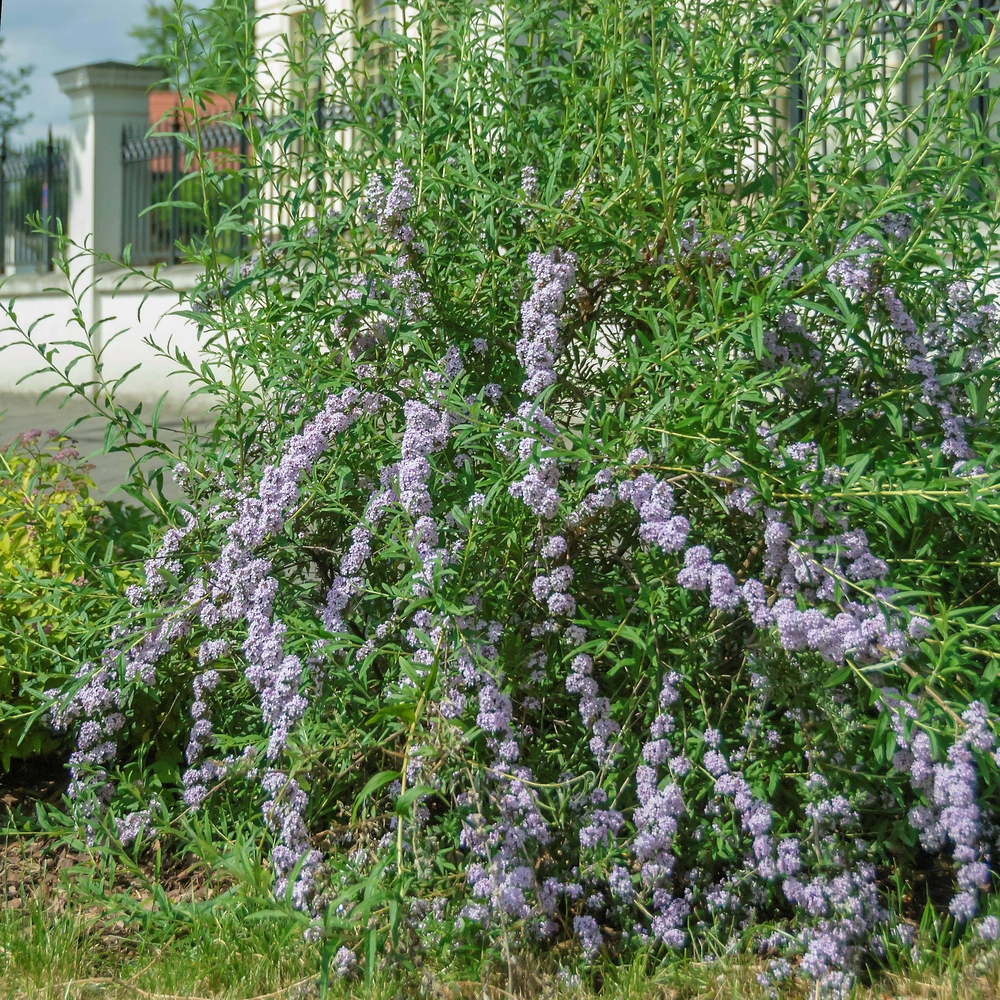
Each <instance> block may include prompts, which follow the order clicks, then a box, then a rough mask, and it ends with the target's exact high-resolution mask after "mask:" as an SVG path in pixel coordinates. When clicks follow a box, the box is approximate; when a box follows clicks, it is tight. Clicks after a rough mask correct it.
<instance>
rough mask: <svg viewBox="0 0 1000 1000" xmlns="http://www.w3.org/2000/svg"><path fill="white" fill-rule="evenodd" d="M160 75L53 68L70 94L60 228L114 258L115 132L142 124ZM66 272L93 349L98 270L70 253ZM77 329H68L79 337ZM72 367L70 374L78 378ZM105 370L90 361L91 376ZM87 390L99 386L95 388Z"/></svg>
mask: <svg viewBox="0 0 1000 1000" xmlns="http://www.w3.org/2000/svg"><path fill="white" fill-rule="evenodd" d="M161 76H162V73H161V72H160V71H159V70H157V69H155V68H154V67H152V66H133V65H131V64H129V63H119V62H101V63H91V64H89V65H87V66H77V67H75V68H74V69H64V70H63V71H62V72H61V73H56V74H55V78H56V82H57V83H58V84H59V89H60V90H61V91H62V92H63V93H64V94H66V96H67V97H69V99H70V140H69V148H70V153H69V217H68V219H67V223H66V231H67V234H68V235H69V238H70V239H71V240H72V241H73V242H74V243H75V244H76V245H77V246H79V247H84V246H85V247H87V249H88V250H90V251H92V252H94V253H98V254H107V255H109V256H110V257H112V258H113V259H115V260H117V259H119V258H120V256H121V252H122V195H123V184H122V179H123V175H124V171H123V169H122V133H123V131H124V130H125V129H126V128H129V129H138V130H140V131H142V132H145V131H146V129H147V128H149V98H148V96H147V95H148V92H149V89H150V88H151V87H152V86H153V84H155V83H156V81H157V80H159V79H160V78H161ZM70 256H71V258H72V261H71V265H70V268H71V276H72V278H73V279H74V281H75V284H76V290H77V295H78V296H79V305H80V312H81V314H82V317H83V322H84V323H85V324H86V325H87V328H88V331H89V334H90V341H91V345H92V347H93V350H94V352H95V354H96V353H99V352H100V350H101V344H102V340H103V336H102V328H101V299H102V295H101V293H100V290H99V289H98V287H97V285H98V282H99V280H100V277H99V272H100V270H101V269H102V268H101V265H100V264H98V263H97V261H96V259H95V258H94V257H92V256H91V255H90V254H87V253H81V252H80V251H79V250H70ZM81 334H82V331H76V330H72V331H70V337H71V339H80V335H81ZM82 374H83V373H82V372H79V374H78V376H77V377H80V376H82ZM106 374H107V373H106V372H99V371H98V370H97V364H96V363H94V365H93V366H92V369H91V373H90V375H91V378H93V379H94V380H95V382H100V381H101V380H102V379H104V378H105V377H106ZM94 391H95V392H96V391H99V390H98V389H97V388H95V389H94Z"/></svg>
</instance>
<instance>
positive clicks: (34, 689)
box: [0, 431, 141, 770]
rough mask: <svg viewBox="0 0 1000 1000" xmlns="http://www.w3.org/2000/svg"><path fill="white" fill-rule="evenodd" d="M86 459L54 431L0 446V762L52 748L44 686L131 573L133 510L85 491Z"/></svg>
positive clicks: (60, 679) (61, 674)
mask: <svg viewBox="0 0 1000 1000" xmlns="http://www.w3.org/2000/svg"><path fill="white" fill-rule="evenodd" d="M90 468H91V466H89V465H87V464H86V463H84V462H82V461H81V459H80V455H79V453H78V452H77V450H76V449H75V448H74V447H73V445H72V442H71V441H70V440H69V439H67V438H65V437H61V436H59V435H58V434H56V433H55V432H54V431H52V432H49V433H48V434H42V433H41V432H40V431H29V432H27V433H25V434H22V435H19V436H18V437H17V438H16V439H15V440H14V442H13V443H12V444H11V445H10V446H9V447H8V448H7V450H6V451H5V452H4V453H3V454H2V455H0V525H2V532H0V764H2V767H3V769H4V770H8V769H9V768H10V766H11V761H12V760H15V759H19V758H25V757H29V756H32V755H35V754H45V753H51V752H54V751H56V750H57V749H59V742H60V741H59V737H58V736H57V735H56V734H54V733H53V732H52V730H51V729H50V728H49V727H48V726H46V725H44V720H43V719H42V715H43V713H44V706H45V703H46V698H45V697H44V694H43V693H44V692H45V691H46V690H47V689H51V688H60V687H61V686H62V685H63V684H65V683H66V682H67V681H68V680H69V679H70V678H72V675H73V672H74V669H75V667H76V652H77V643H76V641H75V637H76V636H77V635H79V634H81V630H85V629H86V628H87V626H88V624H92V623H93V621H94V620H95V619H96V618H99V617H100V616H101V615H102V613H103V611H104V609H105V607H106V606H107V603H108V601H109V600H110V599H111V598H112V597H113V596H114V595H116V594H118V593H120V592H121V589H122V587H123V586H125V585H126V584H127V583H128V582H131V581H132V579H133V573H132V570H131V568H130V561H131V560H130V558H129V556H130V555H131V544H132V542H133V541H134V540H135V535H136V532H137V530H138V529H140V527H141V521H140V520H139V519H138V518H137V513H136V512H135V511H133V510H130V509H128V508H124V507H123V506H122V505H121V504H118V503H115V504H102V503H99V502H98V501H96V500H95V499H94V498H93V497H92V496H91V491H92V490H93V488H94V484H93V482H92V481H91V480H90V478H89V477H88V475H87V473H88V472H89V470H90Z"/></svg>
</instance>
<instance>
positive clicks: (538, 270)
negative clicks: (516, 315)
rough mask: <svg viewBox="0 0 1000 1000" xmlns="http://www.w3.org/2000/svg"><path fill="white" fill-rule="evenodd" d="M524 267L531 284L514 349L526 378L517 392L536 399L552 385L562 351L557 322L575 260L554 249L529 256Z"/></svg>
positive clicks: (573, 279) (573, 277) (572, 282)
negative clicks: (520, 391)
mask: <svg viewBox="0 0 1000 1000" xmlns="http://www.w3.org/2000/svg"><path fill="white" fill-rule="evenodd" d="M528 266H529V267H530V268H531V272H532V274H533V275H534V276H535V283H534V286H533V287H532V290H531V296H530V297H529V298H528V299H527V300H526V301H525V302H524V303H523V304H522V305H521V330H522V336H521V339H520V340H519V341H518V342H517V345H516V346H517V360H518V361H520V363H521V366H522V367H523V368H524V370H525V373H526V374H527V376H528V377H527V379H526V380H525V382H524V385H522V386H521V389H522V391H523V392H524V393H526V394H527V395H528V396H537V395H538V394H539V393H540V392H542V390H543V389H547V388H548V387H549V386H551V385H553V384H555V381H556V372H555V364H556V358H558V356H559V353H560V351H561V350H562V344H561V342H560V338H559V334H560V319H561V314H562V311H563V307H564V306H565V304H566V296H567V295H569V294H570V292H571V291H572V289H573V287H574V285H575V284H576V256H575V254H572V253H567V252H566V251H563V250H560V249H559V248H558V247H555V248H553V249H552V250H551V251H550V252H549V253H547V254H541V253H532V254H529V255H528Z"/></svg>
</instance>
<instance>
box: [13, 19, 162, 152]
mask: <svg viewBox="0 0 1000 1000" xmlns="http://www.w3.org/2000/svg"><path fill="white" fill-rule="evenodd" d="M0 3H2V13H0V36H2V37H3V38H4V40H5V41H4V51H5V53H6V55H7V58H8V60H9V62H10V63H11V64H13V65H14V66H21V65H24V64H30V65H33V66H34V67H35V72H34V73H33V74H32V76H31V81H30V82H31V87H32V92H31V94H30V95H29V96H28V97H27V98H25V100H24V103H23V105H22V107H23V109H24V110H25V111H30V112H32V113H33V115H34V118H33V119H32V120H31V122H29V123H28V124H27V125H26V126H25V127H24V129H23V130H22V131H21V132H19V133H15V134H14V136H13V141H14V142H22V141H24V140H26V139H35V138H39V137H41V136H44V135H45V133H46V130H47V129H48V126H49V125H52V127H53V132H55V133H56V134H57V135H58V134H65V131H66V129H67V127H68V124H69V100H68V99H67V98H66V97H64V96H63V94H62V93H61V91H60V90H59V88H58V87H57V86H56V82H55V80H53V79H52V74H53V73H55V72H57V71H58V70H61V69H68V68H69V67H71V66H80V65H83V64H84V63H90V62H100V61H102V60H105V59H117V60H120V61H122V62H134V61H135V58H136V56H137V55H138V52H139V45H138V42H136V41H135V39H133V38H129V37H128V32H129V29H130V28H131V27H132V26H133V25H134V24H136V22H138V21H141V20H142V19H143V12H144V10H145V7H146V4H145V2H144V0H0Z"/></svg>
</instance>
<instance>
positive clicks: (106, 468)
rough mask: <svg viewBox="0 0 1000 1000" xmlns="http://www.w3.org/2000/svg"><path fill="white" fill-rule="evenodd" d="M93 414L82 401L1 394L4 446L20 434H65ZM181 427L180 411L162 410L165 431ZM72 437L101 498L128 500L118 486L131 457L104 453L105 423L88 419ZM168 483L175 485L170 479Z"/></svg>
mask: <svg viewBox="0 0 1000 1000" xmlns="http://www.w3.org/2000/svg"><path fill="white" fill-rule="evenodd" d="M61 401H62V402H63V405H62V406H60V402H61ZM151 406H152V404H149V406H144V407H143V411H144V412H152V410H151ZM93 412H94V411H93V409H92V408H91V407H90V406H88V405H87V404H86V403H83V402H81V401H79V400H66V399H65V397H62V400H61V399H60V398H57V397H56V396H55V394H53V395H51V396H48V397H46V398H45V399H44V400H42V402H40V403H39V402H37V401H36V399H35V397H33V396H27V395H23V396H17V395H10V394H7V393H0V447H6V446H7V445H8V444H9V443H10V442H11V441H12V440H13V439H14V437H15V436H16V435H18V434H21V433H23V432H24V431H30V430H34V429H36V428H37V429H38V430H41V431H48V430H57V431H65V430H66V429H67V428H68V427H69V426H70V425H71V424H72V423H74V421H76V420H77V419H79V418H80V417H82V416H85V415H86V414H88V413H93ZM180 426H181V420H180V417H179V415H178V414H177V412H176V411H174V412H167V411H161V415H160V427H161V430H164V429H166V430H169V428H173V427H176V428H179V427H180ZM69 434H70V436H71V437H72V438H74V439H75V441H76V442H77V444H76V447H77V448H78V449H79V451H80V454H81V455H83V456H85V457H86V458H87V461H89V462H91V463H93V465H94V468H93V470H91V473H90V475H91V478H92V479H93V480H94V482H95V483H96V484H97V496H98V497H99V498H101V499H103V498H107V497H110V498H111V499H117V500H126V499H127V497H126V496H125V494H123V493H122V492H121V491H118V490H117V487H118V486H119V484H120V483H122V482H123V481H124V480H126V479H127V478H128V469H129V465H130V464H131V458H130V457H129V456H128V455H127V454H125V453H124V452H115V453H112V454H110V455H105V454H104V453H103V452H104V424H103V422H102V421H101V420H99V419H94V420H85V421H83V422H82V423H80V424H77V426H76V427H74V428H73V429H72V430H71V431H69ZM166 483H169V485H170V486H171V487H172V486H173V482H172V480H170V479H169V477H168V478H167V480H166ZM165 485H166V484H165ZM168 495H169V491H168Z"/></svg>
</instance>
